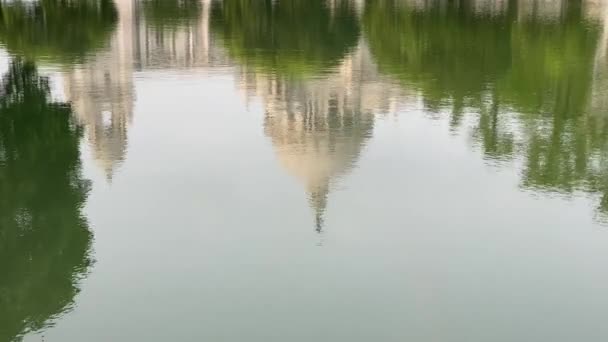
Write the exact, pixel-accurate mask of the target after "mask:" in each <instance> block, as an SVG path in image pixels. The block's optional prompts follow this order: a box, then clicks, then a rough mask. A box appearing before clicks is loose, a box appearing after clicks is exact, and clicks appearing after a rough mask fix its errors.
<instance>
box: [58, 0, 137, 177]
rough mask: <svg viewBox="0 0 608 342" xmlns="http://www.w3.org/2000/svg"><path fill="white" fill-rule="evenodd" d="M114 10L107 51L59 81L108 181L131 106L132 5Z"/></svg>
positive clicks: (121, 154) (119, 156) (120, 156)
mask: <svg viewBox="0 0 608 342" xmlns="http://www.w3.org/2000/svg"><path fill="white" fill-rule="evenodd" d="M117 9H118V12H119V14H120V16H119V17H120V20H119V22H118V25H117V27H116V31H115V34H114V35H113V36H112V37H111V39H110V41H109V44H108V46H107V47H106V49H104V50H103V51H100V52H98V53H97V54H96V55H95V56H94V58H90V59H88V60H87V61H86V63H83V64H80V65H78V66H75V67H73V68H71V69H69V70H68V71H65V72H64V76H63V84H64V90H65V95H66V98H67V100H68V101H69V102H70V103H72V106H73V109H74V113H75V114H76V117H77V119H78V121H79V123H81V124H82V125H83V126H84V127H85V132H86V138H87V140H88V142H89V144H90V146H91V150H92V152H93V157H94V158H95V160H96V162H97V163H98V164H99V167H100V168H101V169H102V170H103V171H104V173H105V175H106V178H107V179H108V181H109V180H111V179H112V176H113V173H114V171H115V170H116V168H117V167H118V166H120V164H121V163H122V162H123V160H124V158H125V155H126V151H127V130H128V128H129V125H130V124H131V121H132V115H133V114H132V113H133V105H134V102H135V91H134V86H133V54H134V52H133V48H134V39H133V37H134V23H135V22H134V20H133V15H134V13H133V2H131V1H120V2H118V3H117Z"/></svg>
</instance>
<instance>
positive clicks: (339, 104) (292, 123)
mask: <svg viewBox="0 0 608 342" xmlns="http://www.w3.org/2000/svg"><path fill="white" fill-rule="evenodd" d="M240 79H241V86H242V87H243V88H244V89H245V91H246V93H247V96H248V97H249V96H252V95H253V96H256V97H261V98H262V100H263V102H264V105H265V109H266V115H265V121H264V130H265V133H266V135H267V136H268V137H270V138H271V140H272V143H273V145H274V147H275V150H276V153H277V157H278V159H279V161H280V163H281V164H282V165H283V167H285V169H286V170H287V171H288V172H289V173H290V174H291V175H293V176H294V177H295V178H297V179H298V180H299V181H300V182H301V183H303V184H304V187H305V188H306V191H307V193H308V196H309V200H310V204H311V206H312V207H313V210H314V211H315V216H316V225H317V230H321V228H322V223H323V215H324V211H325V207H326V205H327V196H328V194H329V191H330V189H331V185H332V183H333V182H334V181H335V180H336V179H339V178H340V177H341V176H344V175H345V174H347V173H348V172H349V171H350V169H351V168H352V167H353V165H354V164H355V163H356V161H357V159H358V158H359V154H360V153H361V150H362V149H363V147H364V145H365V143H366V141H367V140H368V139H369V138H370V137H371V135H372V131H373V124H374V115H375V114H377V113H381V112H383V113H384V112H389V111H393V110H394V109H395V107H396V105H397V103H396V99H397V98H398V97H401V98H403V95H404V94H403V91H402V90H400V88H399V87H396V86H394V85H393V84H391V83H388V82H386V81H385V80H383V79H382V78H381V77H380V76H379V74H378V71H377V68H376V65H375V64H374V62H373V61H372V57H371V54H370V53H369V50H368V48H367V45H366V44H365V42H364V41H363V40H361V41H360V43H359V45H358V47H357V49H356V50H355V51H353V52H352V53H351V54H350V55H348V56H347V57H346V58H345V59H344V60H343V62H342V63H341V64H340V65H339V66H338V67H336V68H335V69H334V70H333V71H332V72H331V73H330V74H329V75H328V76H327V77H324V78H310V79H300V80H297V81H294V80H292V79H289V80H288V79H286V78H283V77H278V76H275V75H267V74H264V73H259V72H256V71H255V70H247V68H246V67H243V68H242V69H241V70H240Z"/></svg>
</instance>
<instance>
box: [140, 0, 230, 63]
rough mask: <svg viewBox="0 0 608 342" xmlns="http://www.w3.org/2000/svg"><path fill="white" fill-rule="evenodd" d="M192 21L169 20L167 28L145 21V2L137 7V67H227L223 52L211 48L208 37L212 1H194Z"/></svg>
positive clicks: (212, 45) (190, 19) (213, 47)
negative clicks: (218, 65)
mask: <svg viewBox="0 0 608 342" xmlns="http://www.w3.org/2000/svg"><path fill="white" fill-rule="evenodd" d="M192 3H193V4H194V5H196V6H194V8H193V9H192V11H200V13H189V15H190V16H191V17H190V18H189V19H183V20H180V18H167V19H166V21H167V23H166V24H163V23H154V22H151V21H150V20H147V19H146V17H145V13H144V12H145V10H144V6H145V3H144V2H138V3H137V5H136V6H137V7H136V8H137V13H138V16H139V20H138V23H137V25H136V27H135V29H136V32H135V35H136V37H137V39H136V43H137V47H136V51H137V52H136V54H135V59H136V65H137V66H138V68H140V69H155V68H191V67H207V66H213V65H216V64H225V62H226V57H224V53H223V51H222V50H221V49H219V48H216V47H215V45H214V44H212V41H211V36H210V33H209V19H210V12H209V11H210V6H211V0H194V1H193V2H192Z"/></svg>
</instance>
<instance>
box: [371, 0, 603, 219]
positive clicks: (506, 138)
mask: <svg viewBox="0 0 608 342" xmlns="http://www.w3.org/2000/svg"><path fill="white" fill-rule="evenodd" d="M518 3H519V2H518V1H516V0H510V1H508V2H507V3H506V7H505V8H504V9H503V10H500V11H498V12H496V13H484V11H483V10H479V9H478V8H477V9H476V8H474V2H473V1H466V0H461V1H430V2H426V3H425V5H424V6H418V7H416V6H414V5H413V4H412V3H411V2H408V1H391V0H384V1H382V0H380V1H368V2H367V3H366V11H365V14H364V29H365V33H366V35H367V38H368V40H369V44H370V47H371V49H372V53H373V55H374V56H375V58H376V59H377V62H378V64H379V68H380V69H381V71H383V72H384V73H386V74H390V75H392V76H393V77H395V78H397V79H399V80H400V81H401V82H402V84H403V85H404V87H408V88H413V89H417V90H418V91H419V92H420V93H421V95H422V96H423V99H424V101H425V103H426V104H427V106H428V108H429V109H430V110H446V109H447V110H448V111H449V112H450V114H451V122H452V125H453V126H454V127H455V128H458V127H460V126H461V125H462V120H461V118H462V116H463V113H466V112H472V113H475V119H476V121H477V124H476V127H475V132H474V137H475V139H476V142H477V143H478V144H479V146H481V148H482V150H483V152H484V154H485V156H486V157H487V158H490V159H498V160H505V159H512V158H515V159H522V160H523V162H524V169H523V173H522V184H523V186H524V187H527V188H533V189H536V190H541V191H558V192H563V193H571V192H573V191H575V190H583V191H586V192H589V193H597V194H600V195H601V196H602V197H603V198H604V199H602V200H601V207H602V208H601V211H602V212H606V213H608V197H606V195H608V168H607V167H606V165H604V162H603V161H604V160H606V157H607V156H608V154H607V152H608V145H607V142H608V141H607V139H606V136H607V135H606V133H608V132H607V130H606V122H607V120H608V119H607V117H606V115H605V114H606V111H605V109H608V108H604V109H602V110H600V111H599V112H598V111H597V110H590V108H591V105H590V104H591V93H592V88H593V82H594V79H593V75H594V74H595V73H596V71H595V70H594V68H596V67H597V64H596V63H594V61H595V56H596V53H597V49H598V39H599V34H600V30H599V25H597V24H595V23H593V22H591V21H589V20H586V19H585V18H584V17H583V8H582V6H581V1H580V0H578V1H577V0H575V1H562V2H560V3H558V5H561V11H560V12H559V13H557V14H556V15H555V16H554V17H547V16H543V15H541V14H542V13H533V12H530V13H526V12H524V9H522V8H520V7H519V6H518Z"/></svg>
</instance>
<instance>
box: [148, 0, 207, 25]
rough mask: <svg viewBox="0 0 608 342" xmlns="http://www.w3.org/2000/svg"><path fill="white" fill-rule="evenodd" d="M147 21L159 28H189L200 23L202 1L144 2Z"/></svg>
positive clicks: (154, 0) (165, 0) (164, 0)
mask: <svg viewBox="0 0 608 342" xmlns="http://www.w3.org/2000/svg"><path fill="white" fill-rule="evenodd" d="M140 4H141V5H142V7H143V12H144V16H145V18H146V20H147V21H148V22H149V23H150V24H151V25H152V26H157V27H159V28H161V29H162V28H170V27H179V26H189V25H191V24H193V23H195V22H197V21H198V19H199V18H200V15H201V11H202V4H201V0H142V1H141V3H140Z"/></svg>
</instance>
